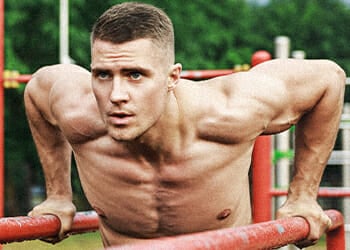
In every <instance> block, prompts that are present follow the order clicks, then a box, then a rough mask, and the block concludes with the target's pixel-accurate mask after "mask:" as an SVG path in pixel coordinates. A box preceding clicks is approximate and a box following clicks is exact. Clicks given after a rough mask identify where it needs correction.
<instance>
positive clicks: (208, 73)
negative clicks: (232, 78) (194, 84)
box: [181, 69, 234, 80]
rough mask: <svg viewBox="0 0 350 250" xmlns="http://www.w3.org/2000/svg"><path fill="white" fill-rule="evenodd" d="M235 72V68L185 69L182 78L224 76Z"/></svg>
mask: <svg viewBox="0 0 350 250" xmlns="http://www.w3.org/2000/svg"><path fill="white" fill-rule="evenodd" d="M231 73H234V70H233V69H216V70H215V69H214V70H184V71H182V72H181V78H184V79H192V80H199V79H209V78H213V77H217V76H223V75H228V74H231Z"/></svg>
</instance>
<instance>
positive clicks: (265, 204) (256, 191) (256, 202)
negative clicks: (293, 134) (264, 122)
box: [251, 50, 272, 223]
mask: <svg viewBox="0 0 350 250" xmlns="http://www.w3.org/2000/svg"><path fill="white" fill-rule="evenodd" d="M268 60H271V55H270V53H268V52H267V51H264V50H261V51H257V52H255V53H254V54H253V55H252V58H251V65H252V67H254V66H256V65H258V64H260V63H263V62H265V61H268ZM271 152H272V146H271V137H270V136H260V137H259V138H258V139H257V140H256V142H255V145H254V150H253V157H252V183H253V185H252V214H253V222H254V223H259V222H263V221H269V220H271V218H272V215H271V213H272V212H271V198H272V197H271V195H270V192H269V191H270V189H271V178H272V177H271V176H272V175H271V167H272V162H271V159H272V158H271Z"/></svg>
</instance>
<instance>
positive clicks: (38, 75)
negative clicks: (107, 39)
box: [25, 64, 90, 95]
mask: <svg viewBox="0 0 350 250" xmlns="http://www.w3.org/2000/svg"><path fill="white" fill-rule="evenodd" d="M89 79H90V73H89V72H88V71H87V70H85V69H84V68H82V67H80V66H77V65H72V64H57V65H51V66H45V67H42V68H40V69H39V70H37V71H36V72H35V73H34V74H33V75H32V79H31V80H30V81H29V82H28V84H27V86H26V90H25V91H26V92H27V94H31V95H37V93H38V92H39V93H40V94H41V95H43V94H45V93H46V94H48V93H49V92H50V91H51V90H52V88H53V87H54V86H55V85H64V86H66V87H67V86H69V85H72V86H73V85H76V86H79V85H80V83H83V84H84V83H85V82H86V81H88V83H89V81H90V80H89Z"/></svg>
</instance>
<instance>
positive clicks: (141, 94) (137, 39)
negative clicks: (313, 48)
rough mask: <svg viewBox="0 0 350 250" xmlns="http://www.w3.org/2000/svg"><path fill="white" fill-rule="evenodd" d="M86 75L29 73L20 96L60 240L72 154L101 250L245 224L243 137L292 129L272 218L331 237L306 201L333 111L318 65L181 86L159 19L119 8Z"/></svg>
mask: <svg viewBox="0 0 350 250" xmlns="http://www.w3.org/2000/svg"><path fill="white" fill-rule="evenodd" d="M91 46H92V62H91V73H90V72H88V71H86V70H85V69H82V68H80V67H78V66H74V65H55V66H48V67H44V68H42V69H40V70H38V71H37V72H36V73H35V74H34V76H33V79H32V80H31V81H30V83H29V84H28V86H27V88H26V91H25V105H26V111H27V116H28V120H29V124H30V127H31V131H32V134H33V138H34V141H35V143H36V146H37V150H38V154H39V156H40V159H41V163H42V167H43V170H44V173H45V181H46V191H47V199H46V200H45V201H44V202H43V203H42V204H40V205H38V206H37V207H35V208H34V209H33V211H32V212H31V213H30V215H39V214H47V213H50V214H55V215H57V216H58V217H59V218H60V220H61V222H62V229H61V233H60V235H59V236H58V239H61V238H62V237H63V235H64V233H65V232H66V231H67V230H69V228H70V226H71V222H72V218H73V216H74V213H75V207H74V205H73V204H72V190H71V184H70V165H71V155H72V153H73V155H74V158H75V160H76V163H77V167H78V171H79V176H80V180H81V183H82V186H83V189H84V192H85V194H86V196H87V199H88V200H89V202H90V204H91V206H92V207H93V208H94V209H95V210H96V212H97V213H98V215H99V218H100V232H101V235H102V238H103V243H104V245H105V246H109V245H118V244H119V245H120V244H125V243H132V242H137V241H142V240H146V239H149V238H156V237H162V236H171V235H179V234H186V233H192V232H200V231H205V230H212V229H220V228H227V227H234V226H241V225H247V224H249V223H250V222H251V215H250V213H249V212H247V211H250V198H249V183H248V170H249V167H250V163H251V154H252V150H253V145H254V142H255V140H256V138H257V137H258V136H259V135H262V134H274V133H278V132H281V131H284V130H286V129H288V128H290V127H291V126H292V125H295V124H296V155H295V160H294V164H295V173H294V176H293V180H292V182H291V183H290V188H289V195H288V199H287V201H286V203H285V204H284V205H283V206H282V208H281V209H280V210H279V212H278V216H280V217H283V216H303V217H305V218H306V219H307V220H308V222H309V224H310V227H311V232H310V235H309V236H308V238H307V239H306V240H305V242H302V243H300V245H301V246H304V245H310V244H312V243H314V241H315V240H317V239H318V238H319V237H320V235H321V234H322V233H324V231H325V230H326V229H327V227H328V226H329V225H330V220H329V218H328V217H327V216H326V215H325V214H324V213H323V211H322V209H321V208H320V206H319V205H318V204H317V201H316V196H317V191H318V187H319V184H320V180H321V177H322V174H323V170H324V167H325V165H326V163H327V159H328V157H329V155H330V152H331V150H332V147H333V144H334V141H335V138H336V134H337V130H338V123H339V119H340V115H341V111H342V102H343V93H344V83H345V75H344V72H343V70H342V69H341V68H340V67H339V66H337V65H336V64H335V63H333V62H331V61H327V60H272V61H269V62H267V63H263V64H260V65H259V66H256V67H254V68H253V69H251V70H250V71H249V72H242V73H235V74H231V75H227V76H223V77H218V78H214V79H211V80H207V81H203V82H199V83H198V82H192V81H189V80H183V79H180V72H181V64H178V63H174V35H173V27H172V23H171V21H170V20H169V18H168V17H167V16H166V15H165V14H164V13H163V12H162V11H161V10H159V9H157V8H155V7H153V6H149V5H145V4H136V3H124V4H120V5H116V6H113V7H111V8H110V9H109V10H107V11H106V12H105V13H104V14H103V15H102V16H101V17H100V18H99V19H98V20H97V22H96V24H95V25H94V27H93V31H92V36H91Z"/></svg>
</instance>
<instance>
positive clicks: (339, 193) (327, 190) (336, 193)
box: [270, 187, 350, 198]
mask: <svg viewBox="0 0 350 250" xmlns="http://www.w3.org/2000/svg"><path fill="white" fill-rule="evenodd" d="M270 194H271V195H272V196H284V195H287V194H288V192H287V190H282V189H271V190H270ZM318 196H319V197H332V198H333V197H334V198H337V197H348V196H350V188H344V187H338V188H337V187H321V188H320V189H319V191H318Z"/></svg>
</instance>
